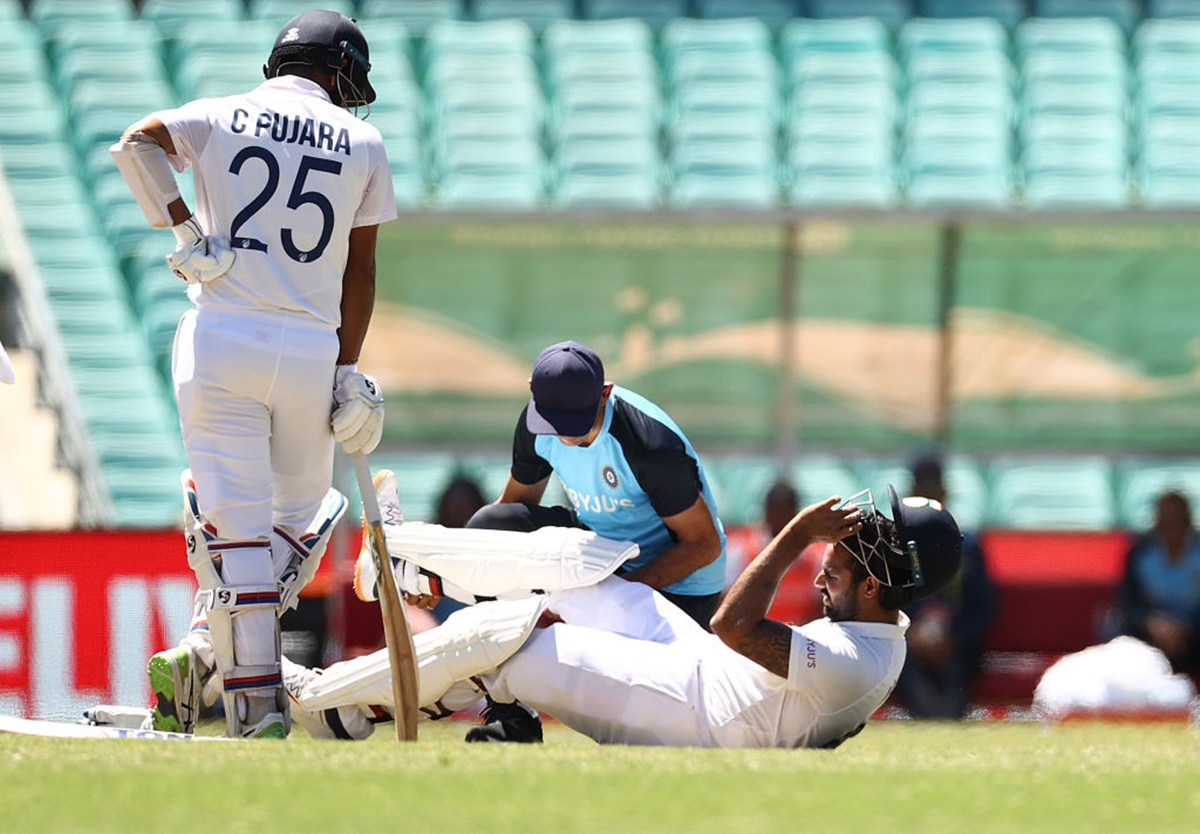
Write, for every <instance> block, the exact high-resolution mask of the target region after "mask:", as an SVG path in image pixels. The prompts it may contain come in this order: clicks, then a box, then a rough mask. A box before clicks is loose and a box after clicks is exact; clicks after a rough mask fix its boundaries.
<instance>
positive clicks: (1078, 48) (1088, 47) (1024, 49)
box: [1014, 17, 1126, 57]
mask: <svg viewBox="0 0 1200 834" xmlns="http://www.w3.org/2000/svg"><path fill="white" fill-rule="evenodd" d="M1125 43H1126V41H1125V33H1124V32H1122V31H1121V28H1120V27H1119V26H1117V25H1116V24H1115V23H1113V22H1112V21H1111V20H1107V19H1105V18H1099V17H1089V18H1070V19H1067V18H1057V19H1048V18H1030V19H1028V20H1026V21H1025V22H1024V23H1022V24H1021V25H1020V26H1018V27H1017V31H1016V33H1015V34H1014V45H1015V47H1016V52H1017V54H1018V55H1019V56H1021V57H1024V56H1025V55H1028V54H1030V53H1031V52H1035V51H1038V50H1054V51H1058V52H1076V53H1081V52H1082V53H1092V54H1095V53H1111V52H1118V53H1120V52H1123V51H1124V50H1125Z"/></svg>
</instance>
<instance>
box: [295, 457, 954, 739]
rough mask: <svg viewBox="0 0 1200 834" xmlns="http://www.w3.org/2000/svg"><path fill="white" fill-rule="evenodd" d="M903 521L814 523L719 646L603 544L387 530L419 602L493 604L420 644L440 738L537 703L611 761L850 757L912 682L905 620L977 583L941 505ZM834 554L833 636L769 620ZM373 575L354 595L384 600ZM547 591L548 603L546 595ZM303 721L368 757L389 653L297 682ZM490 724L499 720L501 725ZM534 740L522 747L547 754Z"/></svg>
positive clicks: (301, 671)
mask: <svg viewBox="0 0 1200 834" xmlns="http://www.w3.org/2000/svg"><path fill="white" fill-rule="evenodd" d="M376 486H377V493H378V495H379V503H380V506H381V508H384V509H383V515H384V518H385V520H390V521H392V522H394V521H397V520H399V519H401V516H400V512H399V503H398V500H397V495H396V486H395V477H394V475H392V474H391V473H390V472H386V471H383V472H380V473H379V475H378V476H377V477H376ZM888 492H889V497H890V499H891V509H892V518H891V519H889V518H887V517H886V516H884V515H882V514H881V513H879V512H878V511H877V510H876V509H875V505H874V502H873V500H872V497H871V494H870V492H869V491H864V492H861V493H859V494H858V495H856V496H853V497H852V498H850V499H849V500H847V501H845V502H839V501H838V499H837V498H836V497H835V498H830V499H828V500H826V501H823V502H821V503H819V504H813V505H812V506H809V507H806V508H804V509H803V510H801V511H800V512H799V513H798V514H797V515H796V516H795V517H794V518H793V519H792V520H791V522H790V523H789V524H788V525H787V527H786V528H785V529H784V530H783V531H782V532H781V533H780V534H779V535H778V536H777V537H776V538H775V539H774V540H773V541H772V542H771V543H770V544H768V545H767V546H766V548H765V549H764V550H763V551H762V552H761V553H760V554H759V555H758V556H757V557H756V558H755V559H754V560H753V561H752V562H751V564H750V565H749V566H748V567H747V568H746V570H745V571H744V572H743V573H742V575H741V576H740V577H739V578H738V580H737V581H736V582H735V583H734V585H733V587H732V588H731V589H730V591H729V593H728V595H727V596H726V598H725V600H724V601H723V602H722V603H721V606H720V608H719V609H718V610H717V613H716V615H715V616H714V617H713V619H712V629H713V632H714V633H712V634H710V633H708V632H706V631H704V629H702V628H701V627H700V626H699V625H697V624H696V622H695V621H694V620H692V619H691V618H690V617H688V616H687V615H686V614H684V613H683V612H682V611H681V610H679V609H678V608H676V607H675V606H674V605H672V604H671V603H669V602H667V601H666V600H665V599H664V598H663V597H662V596H660V595H659V594H658V593H657V592H656V591H654V590H653V589H652V588H650V587H648V586H646V585H642V584H640V583H636V582H628V581H626V580H624V579H621V578H620V577H619V576H616V575H614V574H615V573H616V572H617V571H618V570H619V569H620V566H621V564H622V563H623V562H624V561H626V560H628V559H630V558H632V557H633V556H634V555H636V545H633V544H631V543H629V542H614V541H611V540H607V539H603V538H600V537H598V536H596V535H595V534H594V533H591V532H589V531H585V530H576V529H567V528H547V529H543V530H539V531H536V532H534V533H511V532H501V531H489V530H451V529H447V528H443V527H439V526H437V525H425V524H403V523H400V524H397V523H385V531H386V537H387V543H388V550H389V552H390V553H391V555H392V560H393V565H394V567H395V574H396V578H397V581H398V583H399V584H400V587H401V589H402V590H403V591H405V592H406V593H408V594H439V593H446V594H449V595H453V596H456V597H459V598H464V599H466V600H467V601H474V599H475V598H479V597H485V596H486V597H496V599H491V600H483V601H478V602H476V604H474V605H472V606H471V607H468V608H464V609H462V610H460V611H457V612H455V613H454V614H452V615H451V616H450V617H449V618H447V620H446V621H445V622H444V623H443V624H441V625H440V626H437V627H435V628H433V629H431V630H429V631H426V632H423V633H421V634H417V635H416V637H415V643H416V651H417V664H418V677H419V689H420V693H419V699H418V702H419V703H420V704H421V706H422V712H423V713H424V714H425V715H426V717H428V718H438V717H442V716H445V715H448V714H450V713H451V712H453V711H455V710H456V709H462V708H464V707H467V706H470V705H471V704H473V703H475V702H476V701H477V700H478V699H479V697H480V696H481V695H482V694H484V693H485V692H486V693H488V694H490V695H491V698H492V700H493V701H495V702H497V703H506V702H511V701H513V700H515V699H519V700H520V701H521V702H523V703H525V704H527V705H529V706H530V707H532V708H533V709H536V710H540V711H542V712H545V713H547V714H548V715H551V716H553V717H554V718H557V719H558V720H560V721H562V722H563V723H564V724H566V725H568V726H569V727H572V728H574V729H575V730H578V731H579V732H581V733H584V734H585V735H588V736H590V737H591V738H593V739H595V740H596V741H598V742H601V743H615V744H647V745H674V746H697V747H835V746H837V745H838V744H840V743H841V742H842V741H844V740H845V739H847V738H849V737H850V736H853V735H854V734H856V733H857V732H859V731H860V730H861V729H862V728H863V726H864V725H865V723H866V721H867V719H868V717H869V716H870V715H871V714H872V713H873V712H874V711H875V710H876V709H877V708H878V707H879V706H880V705H881V704H883V702H884V700H885V699H886V698H887V696H888V694H889V693H890V692H891V691H892V687H893V686H894V685H895V683H896V679H897V677H898V676H899V674H900V669H901V667H902V666H903V665H904V653H905V650H904V632H905V629H906V628H907V626H908V618H907V617H906V616H905V615H904V614H903V613H902V612H901V611H900V608H901V607H902V606H904V605H906V604H908V603H909V602H910V601H911V600H913V599H918V598H920V597H924V596H927V595H929V594H932V593H935V592H936V591H938V590H939V589H940V588H942V587H943V586H944V585H945V584H946V583H948V582H949V581H950V580H951V579H952V578H953V577H954V575H955V573H956V572H957V570H958V566H959V558H960V545H961V539H962V537H961V535H960V534H959V531H958V526H957V525H956V523H955V521H954V519H953V517H952V516H951V515H950V513H949V512H947V511H946V510H944V509H943V508H942V507H941V505H940V504H938V503H937V502H935V501H930V500H928V499H924V498H906V499H904V500H903V501H900V500H899V499H898V498H897V497H896V493H895V491H894V490H892V489H891V488H890V487H889V489H888ZM813 541H824V542H828V546H827V547H826V550H825V554H824V562H823V565H822V569H821V571H820V573H819V574H818V575H817V577H816V580H815V584H816V587H817V589H819V592H820V594H821V598H822V602H823V607H824V613H825V617H824V618H822V619H820V620H814V621H813V622H811V623H808V624H806V625H802V626H792V625H787V624H785V623H781V622H776V621H774V620H770V619H767V617H766V614H767V609H768V608H769V607H770V604H771V601H772V599H773V598H774V595H775V592H776V590H777V588H778V587H779V583H780V581H781V580H782V578H783V575H784V573H785V572H786V571H787V569H788V568H789V567H790V566H791V564H792V562H793V561H794V560H795V558H796V557H797V556H798V555H799V554H800V552H801V550H803V549H804V547H805V546H806V545H808V544H809V543H810V542H813ZM370 566H371V560H370V558H369V555H368V556H367V557H364V558H360V559H359V564H358V566H357V571H356V572H357V577H356V580H357V581H356V585H357V587H358V589H359V591H360V593H361V594H363V595H364V596H371V589H372V587H373V585H374V577H373V576H372V575H371V567H370ZM531 589H537V590H536V591H535V592H533V593H531V592H530V590H531ZM285 680H286V682H287V687H288V690H289V693H290V694H291V696H292V698H293V705H292V708H293V716H294V717H295V718H296V720H297V721H298V722H300V723H301V724H303V725H304V726H305V727H307V728H308V729H309V731H310V732H311V733H313V734H314V735H317V736H324V737H327V738H328V737H342V738H365V737H366V736H367V735H369V734H370V732H371V731H372V729H373V723H372V722H373V721H374V720H377V719H378V718H379V717H380V716H381V715H383V714H385V711H386V710H388V709H389V708H390V705H391V699H392V692H391V682H390V679H389V668H388V661H387V653H386V651H379V652H376V653H375V654H372V655H367V656H364V657H361V658H356V659H354V660H349V661H345V662H342V663H337V664H334V665H333V666H331V667H329V668H328V669H325V670H316V669H305V668H303V667H298V666H295V665H294V664H289V665H287V666H286V668H285ZM485 718H486V716H485ZM530 726H531V727H533V728H536V736H535V737H529V736H528V735H523V733H522V728H521V727H520V726H511V727H509V728H507V729H508V730H509V732H508V738H507V739H506V740H514V741H537V740H540V738H541V733H540V727H539V726H538V725H537V723H536V722H535V721H533V719H532V717H531V721H530Z"/></svg>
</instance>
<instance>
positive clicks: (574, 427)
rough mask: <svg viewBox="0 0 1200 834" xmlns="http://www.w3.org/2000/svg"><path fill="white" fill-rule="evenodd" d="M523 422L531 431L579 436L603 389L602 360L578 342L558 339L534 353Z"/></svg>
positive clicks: (593, 415)
mask: <svg viewBox="0 0 1200 834" xmlns="http://www.w3.org/2000/svg"><path fill="white" fill-rule="evenodd" d="M529 389H530V391H532V392H533V397H532V399H530V400H529V408H528V410H527V411H526V412H525V425H526V426H527V427H528V428H529V430H530V431H531V432H533V433H534V434H556V435H561V436H562V437H583V436H584V435H585V434H587V433H588V432H590V431H591V430H592V426H593V425H594V424H595V422H596V409H597V408H598V407H599V405H600V397H601V395H602V394H603V393H604V363H603V362H601V361H600V357H599V356H597V355H596V352H595V351H594V350H592V349H591V348H590V347H588V346H587V345H582V344H580V343H579V342H570V341H568V342H559V343H558V344H556V345H551V346H550V347H548V348H546V349H545V350H543V351H542V352H541V353H540V354H538V358H537V361H536V362H534V363H533V376H532V377H531V378H530V380H529Z"/></svg>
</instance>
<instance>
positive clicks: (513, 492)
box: [496, 475, 550, 507]
mask: <svg viewBox="0 0 1200 834" xmlns="http://www.w3.org/2000/svg"><path fill="white" fill-rule="evenodd" d="M549 483H550V479H549V478H542V480H540V481H538V482H537V483H536V484H523V483H521V482H520V481H518V480H517V479H516V478H514V477H513V476H512V475H509V476H508V480H507V481H505V482H504V489H502V490H501V491H500V497H499V498H497V499H496V503H497V504H528V505H529V506H531V507H536V506H537V505H538V504H540V503H541V502H542V496H543V495H545V494H546V487H547V486H548V485H549Z"/></svg>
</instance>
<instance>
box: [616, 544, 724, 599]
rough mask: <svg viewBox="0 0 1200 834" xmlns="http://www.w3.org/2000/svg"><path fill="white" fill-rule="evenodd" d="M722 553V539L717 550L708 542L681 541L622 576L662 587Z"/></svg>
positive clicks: (644, 583)
mask: <svg viewBox="0 0 1200 834" xmlns="http://www.w3.org/2000/svg"><path fill="white" fill-rule="evenodd" d="M720 555H721V544H720V540H718V541H717V544H716V549H715V550H714V549H713V547H712V545H710V544H708V543H700V542H679V543H678V544H676V545H674V546H672V547H669V548H667V549H666V550H664V551H663V552H662V553H661V554H659V555H658V557H657V558H655V559H652V560H650V561H649V562H646V563H645V564H644V565H639V566H638V567H636V568H634V569H633V570H631V571H629V572H628V573H624V574H622V576H624V577H625V578H626V579H628V580H629V581H630V582H641V583H642V584H643V585H649V586H650V587H651V588H659V589H661V588H665V587H667V586H668V585H670V584H672V583H674V582H678V581H679V580H681V579H683V578H684V577H685V576H688V575H689V574H691V573H694V572H695V571H697V570H699V569H700V568H702V567H704V566H705V565H707V564H709V563H710V562H712V561H713V560H714V559H716V558H717V557H718V556H720Z"/></svg>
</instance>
